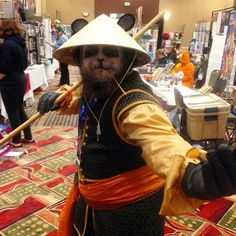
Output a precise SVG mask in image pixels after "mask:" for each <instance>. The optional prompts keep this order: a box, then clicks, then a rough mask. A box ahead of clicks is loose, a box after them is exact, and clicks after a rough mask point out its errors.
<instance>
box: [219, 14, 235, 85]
mask: <svg viewBox="0 0 236 236" xmlns="http://www.w3.org/2000/svg"><path fill="white" fill-rule="evenodd" d="M235 45H236V11H231V12H230V18H229V25H228V30H227V34H226V41H225V46H224V52H223V57H222V62H221V69H220V70H221V77H222V78H224V79H227V80H228V83H227V84H228V85H233V81H234V75H235V68H236V58H235V55H236V54H235Z"/></svg>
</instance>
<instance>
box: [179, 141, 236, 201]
mask: <svg viewBox="0 0 236 236" xmlns="http://www.w3.org/2000/svg"><path fill="white" fill-rule="evenodd" d="M181 185H182V188H183V190H184V192H185V193H186V195H187V196H189V197H194V198H199V199H203V200H211V199H215V198H219V197H223V196H230V195H233V194H235V193H236V149H234V150H230V149H229V147H228V146H227V145H222V146H220V147H219V148H218V149H217V150H212V151H209V152H208V153H207V161H206V160H205V161H202V162H200V163H199V164H193V163H189V164H188V166H187V168H186V171H185V173H184V176H183V179H182V184H181Z"/></svg>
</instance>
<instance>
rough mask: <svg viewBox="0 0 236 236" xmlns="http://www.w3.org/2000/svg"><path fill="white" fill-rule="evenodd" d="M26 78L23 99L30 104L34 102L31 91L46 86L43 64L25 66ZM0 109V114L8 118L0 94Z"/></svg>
mask: <svg viewBox="0 0 236 236" xmlns="http://www.w3.org/2000/svg"><path fill="white" fill-rule="evenodd" d="M25 74H26V77H27V78H28V80H27V90H26V93H25V96H24V101H27V103H28V104H32V103H33V102H34V93H33V91H34V90H35V89H37V88H39V87H40V88H42V89H43V90H44V89H46V88H47V87H48V81H47V77H46V74H45V69H44V65H43V64H39V65H33V66H29V67H27V69H26V70H25ZM0 110H1V115H2V116H3V117H4V118H6V119H7V118H8V116H7V112H6V109H5V106H4V103H3V101H2V97H1V94H0Z"/></svg>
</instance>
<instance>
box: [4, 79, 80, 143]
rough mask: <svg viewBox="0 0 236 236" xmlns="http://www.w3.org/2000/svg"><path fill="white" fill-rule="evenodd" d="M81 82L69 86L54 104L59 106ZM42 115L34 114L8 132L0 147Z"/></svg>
mask: <svg viewBox="0 0 236 236" xmlns="http://www.w3.org/2000/svg"><path fill="white" fill-rule="evenodd" d="M81 84H82V82H81V81H80V82H78V83H76V84H74V85H73V86H71V87H70V88H69V89H68V92H65V93H63V94H61V95H60V96H59V97H58V98H57V99H56V101H55V102H54V104H60V103H61V102H62V101H63V100H64V99H65V98H66V96H67V95H68V93H71V92H73V91H74V90H75V89H76V88H78V87H79V86H81ZM43 115H44V114H41V113H40V112H37V113H36V114H34V115H33V116H31V117H30V118H29V119H28V120H27V121H25V122H24V123H23V124H21V125H20V126H18V127H17V128H16V129H14V130H13V131H12V132H10V133H9V134H8V135H6V136H5V137H4V138H2V139H1V140H0V146H1V145H3V144H4V143H5V142H7V141H9V140H10V139H11V138H12V137H14V136H15V135H16V134H18V133H19V132H21V131H22V130H23V129H25V128H26V127H28V126H29V125H30V124H31V123H33V122H34V121H36V120H37V119H38V118H40V117H41V116H43Z"/></svg>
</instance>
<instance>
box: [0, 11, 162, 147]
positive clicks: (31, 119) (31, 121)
mask: <svg viewBox="0 0 236 236" xmlns="http://www.w3.org/2000/svg"><path fill="white" fill-rule="evenodd" d="M162 17H164V12H161V13H159V14H158V15H156V16H155V17H154V18H153V19H152V20H151V21H150V22H149V23H148V24H146V25H145V26H144V27H143V28H142V29H141V30H140V31H139V32H138V33H137V34H136V35H134V36H133V38H134V39H135V40H138V39H139V38H140V37H141V36H142V35H143V34H144V33H145V32H146V31H147V30H149V29H150V28H151V27H153V26H154V24H156V23H157V22H158V21H159V20H161V19H162ZM81 84H82V82H81V81H80V82H78V83H76V84H74V85H73V86H72V87H70V88H69V90H68V92H65V93H63V94H61V95H60V96H59V97H58V98H57V99H56V101H55V103H54V104H60V103H61V102H62V101H63V100H64V99H65V98H66V97H67V95H68V93H70V92H73V91H74V90H75V89H76V88H78V87H80V86H81ZM43 115H44V114H41V113H39V112H37V113H36V114H35V115H33V116H31V117H30V118H29V119H28V120H27V121H25V122H24V123H23V124H21V125H20V126H18V127H17V128H16V129H14V130H13V131H12V132H10V133H9V134H8V135H6V136H5V137H4V138H2V139H1V140H0V146H1V145H3V144H4V143H5V142H7V141H9V140H10V139H11V138H12V137H14V136H15V135H16V134H18V133H19V132H21V131H22V130H23V129H25V128H26V127H27V126H29V125H30V124H31V123H33V122H34V121H36V120H37V119H38V118H40V117H41V116H43Z"/></svg>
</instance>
